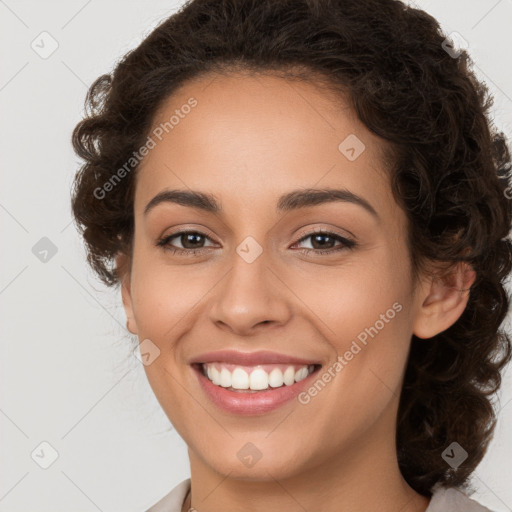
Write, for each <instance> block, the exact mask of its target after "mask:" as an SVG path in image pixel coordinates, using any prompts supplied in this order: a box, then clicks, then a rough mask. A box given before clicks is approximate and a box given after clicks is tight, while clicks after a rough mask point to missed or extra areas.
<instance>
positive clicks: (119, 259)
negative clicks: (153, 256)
mask: <svg viewBox="0 0 512 512" xmlns="http://www.w3.org/2000/svg"><path fill="white" fill-rule="evenodd" d="M116 266H117V269H118V275H119V279H120V281H121V298H122V301H123V307H124V311H125V314H126V328H127V329H128V331H130V332H131V333H132V334H138V331H137V323H136V322H135V317H134V314H133V303H132V295H131V279H130V277H131V274H130V269H129V263H128V261H127V256H126V255H125V254H118V255H117V256H116Z"/></svg>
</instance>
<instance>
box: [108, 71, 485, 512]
mask: <svg viewBox="0 0 512 512" xmlns="http://www.w3.org/2000/svg"><path fill="white" fill-rule="evenodd" d="M191 96H193V97H194V98H196V99H197V101H198V104H197V106H196V107H195V108H194V109H193V110H192V111H191V112H190V113H189V114H188V115H187V116H184V118H183V119H180V122H179V124H178V125H176V126H175V127H174V129H173V130H171V131H169V133H168V134H166V136H165V137H164V138H163V139H162V141H161V142H158V144H157V145H156V147H155V148H154V149H152V150H151V151H150V152H149V154H148V155H147V156H146V157H145V159H144V160H143V162H142V164H141V166H140V168H139V170H138V175H137V184H136V193H135V201H134V215H135V233H134V246H133V253H132V259H131V260H127V257H126V256H124V255H122V254H120V255H119V257H118V264H119V265H122V264H126V263H127V262H128V269H127V271H126V272H125V274H124V276H123V282H122V298H123V304H124V307H125V311H126V315H127V327H128V329H129V330H130V331H131V332H132V333H134V334H137V335H138V337H139V339H140V340H141V341H142V340H144V339H146V338H148V339H150V340H151V341H152V342H153V343H154V344H155V345H156V346H158V348H159V350H160V355H159V357H158V358H156V359H155V360H154V362H152V363H151V364H150V365H148V366H145V371H146V374H147V377H148V380H149V383H150V385H151V387H152V389H153V391H154V393H155V395H156V397H157V399H158V400H159V402H160V404H161V406H162V408H163V410H164V411H165V413H166V414H167V416H168V417H169V419H170V421H171V422H172V423H173V425H174V427H175V428H176V430H177V431H178V432H179V434H180V435H181V436H182V437H183V439H184V440H185V442H186V443H187V445H188V452H189V458H190V467H191V479H192V493H191V506H193V507H194V508H195V509H197V510H198V511H199V512H211V511H216V510H225V511H235V510H242V509H243V510H246V511H253V512H257V511H265V512H268V511H282V510H287V511H303V510H320V509H319V506H318V504H319V503H321V504H322V505H321V510H322V511H323V512H331V511H333V512H334V511H336V512H340V511H347V512H348V511H350V512H358V511H363V510H364V511H367V510H380V511H381V512H387V511H389V512H391V511H393V512H396V511H397V510H400V511H402V512H406V511H407V512H412V511H414V512H420V511H422V512H423V511H424V510H425V509H426V508H427V506H428V503H429V499H428V498H425V497H424V496H421V495H419V494H418V493H416V492H415V491H414V490H413V489H412V488H411V487H410V486H408V485H407V483H406V482H405V480H404V479H403V477H402V475H401V473H400V471H399V468H398V463H397V457H396V446H395V431H396V414H397V409H398V398H399V394H400V389H401V385H402V379H403V374H404V370H405V367H406V361H407V355H408V349H409V344H410V339H411V335H412V334H413V333H414V334H416V335H417V336H418V337H420V338H429V337H431V336H434V335H435V334H437V333H439V332H441V331H443V330H445V329H446V328H448V327H449V326H450V325H452V324H453V323H454V322H455V321H456V320H457V318H459V316H460V315H461V313H462V312H463V310H464V308H465V306H466V303H467V299H468V292H467V290H468V289H469V287H470V285H471V283H472V282H473V280H474V277H475V276H474V273H473V272H472V271H471V270H469V269H468V268H464V267H462V266H460V267H456V268H455V269H454V271H453V272H452V274H450V276H449V277H448V278H446V279H433V278H431V277H429V276H428V275H426V274H425V275H421V276H420V277H419V278H418V280H414V279H413V277H412V273H411V261H410V256H409V252H408V249H407V245H406V238H405V236H406V233H407V222H406V216H405V213H404V212H403V211H402V210H401V209H400V208H399V206H398V205H397V203H396V202H395V200H394V198H393V196H392V194H391V188H390V183H389V177H388V174H387V172H386V169H385V166H384V163H383V158H382V149H383V147H384V141H383V140H381V139H379V138H378V137H377V136H375V135H374V134H372V133H371V132H369V131H368V130H367V129H366V128H365V126H364V125H363V124H362V123H361V122H360V121H359V120H358V119H357V117H356V116H355V114H354V113H353V111H352V110H351V109H350V108H348V106H347V103H345V102H344V101H343V100H342V98H340V97H339V96H336V97H335V96H333V95H332V94H327V93H326V92H325V91H322V90H321V89H320V88H319V87H318V85H315V84H314V83H303V82H298V81H293V82H292V81H290V80H285V79H283V78H278V77H276V76H271V75H270V74H266V75H261V74H260V75H256V76H255V75H247V74H241V73H238V74H235V73H232V74H229V75H222V76H221V75H210V76H207V77H203V78H202V79H200V80H194V81H191V82H187V83H186V84H185V86H184V87H183V88H181V89H180V90H179V91H177V92H176V93H175V94H173V95H172V96H171V97H170V98H168V99H167V100H166V102H165V104H163V105H162V108H161V109H160V110H159V112H158V113H157V115H156V116H155V118H154V127H156V126H158V125H159V124H160V123H161V122H164V121H165V120H168V119H169V118H170V116H171V115H172V114H173V113H174V111H175V109H176V108H180V106H181V105H183V104H184V103H186V102H187V100H188V98H190V97H191ZM349 134H355V135H356V136H357V137H358V138H359V139H360V140H361V141H362V142H363V143H364V145H365V150H364V151H363V152H362V153H361V154H360V155H359V157H358V158H357V159H355V160H354V161H349V160H348V159H347V158H346V157H345V155H344V154H342V153H341V152H340V151H339V150H338V145H339V144H340V142H341V141H343V140H344V139H345V138H346V137H347V136H348V135H349ZM304 188H336V189H346V190H349V191H351V192H352V193H354V194H357V195H359V196H361V197H363V198H364V199H365V200H366V201H367V202H368V203H370V204H371V205H372V206H373V208H374V209H375V211H376V212H377V214H378V218H377V217H376V216H374V215H372V214H371V213H369V212H368V211H367V210H365V209H364V208H363V207H361V206H360V205H358V204H354V203H350V202H329V203H323V204H319V205H315V206H309V207H308V208H304V209H300V210H296V211H289V212H287V213H286V214H283V213H277V212H276V209H275V208H276V202H277V200H278V197H279V196H280V195H281V194H285V193H287V192H290V191H292V190H296V189H304ZM164 189H182V190H189V189H192V190H198V191H201V192H206V193H211V194H214V195H215V196H216V197H217V198H218V200H219V202H220V203H221V205H222V212H220V213H219V212H218V213H209V212H203V211H201V210H199V209H194V208H191V207H187V206H183V205H178V204H175V203H161V204H159V205H157V206H156V207H155V208H153V209H152V210H151V211H150V212H149V213H148V214H147V215H144V208H145V206H146V204H147V203H148V202H149V201H150V200H151V199H152V198H153V197H154V196H155V195H156V194H158V193H159V192H161V191H162V190H164ZM312 229H315V230H316V229H325V230H328V231H329V232H332V233H333V234H334V235H340V236H343V237H347V238H350V239H354V240H356V242H357V246H356V247H354V248H347V247H344V248H343V250H340V251H339V252H332V253H331V254H329V255H322V254H320V253H321V252H322V251H325V250H328V249H330V248H339V247H340V244H341V242H339V241H337V240H336V239H328V241H327V242H326V243H327V245H323V246H321V245H319V244H316V245H314V244H315V241H316V240H318V239H315V237H314V236H313V237H312V236H309V237H305V235H307V231H310V230H312ZM186 230H197V231H200V232H202V233H204V234H205V235H206V237H203V238H199V241H197V240H196V242H195V245H194V244H189V245H186V244H187V238H186V237H180V236H177V237H175V238H174V239H173V240H172V242H169V244H172V245H173V246H174V247H177V248H189V251H190V252H191V249H190V248H193V247H201V246H202V247H204V249H203V252H202V253H199V254H196V255H191V256H186V255H180V254H172V253H171V252H170V251H168V250H165V249H164V248H163V247H158V246H156V243H157V242H158V240H159V239H161V238H162V237H163V236H164V235H171V234H174V233H178V232H180V231H186ZM352 235H353V236H352ZM247 236H251V237H253V238H254V239H255V240H256V241H257V242H258V244H259V245H260V246H261V248H262V250H263V252H262V254H261V255H260V256H259V257H258V258H257V259H256V260H255V261H253V262H252V263H247V262H246V261H245V260H244V259H242V258H241V257H240V256H239V254H238V253H237V252H236V248H237V246H239V244H240V243H241V242H242V241H243V240H244V239H245V238H246V237H247ZM208 237H209V238H208ZM320 242H322V240H320ZM301 248H302V249H310V252H309V253H308V254H303V253H300V252H299V249H301ZM461 290H466V291H461ZM396 302H397V303H399V304H400V305H401V306H402V309H401V311H400V312H399V313H397V314H396V316H395V317H394V318H393V319H392V320H390V321H389V322H387V323H386V324H385V327H384V328H382V329H381V330H380V331H379V332H378V334H377V335H376V336H375V337H374V338H369V342H368V344H367V345H366V346H364V347H363V349H362V350H361V351H360V352H359V353H358V354H357V355H356V356H354V358H353V359H352V360H351V361H349V362H348V364H347V365H346V366H345V367H344V368H343V370H342V371H340V372H338V373H337V374H336V376H335V378H333V379H332V380H331V382H330V383H329V384H328V385H327V386H325V388H324V389H323V390H322V391H321V392H320V393H318V394H317V396H315V397H313V398H312V399H311V401H310V402H309V403H308V404H306V405H302V404H300V403H299V402H298V401H296V400H293V401H291V402H289V403H287V404H285V405H284V406H282V407H280V408H278V409H277V410H274V411H272V412H270V413H267V414H263V415H259V416H252V417H242V416H238V415H235V414H230V413H227V412H223V411H222V410H220V409H218V408H217V407H216V406H215V405H214V404H213V403H211V402H210V401H209V400H208V398H207V397H206V396H205V395H204V393H203V391H202V389H201V387H200V385H199V382H198V380H197V376H196V375H195V373H194V372H193V371H192V369H191V367H190V366H189V364H188V362H189V361H190V360H191V359H192V358H193V357H194V356H197V355H198V354H200V353H203V352H207V351H211V350H221V349H236V350H241V351H247V352H250V351H257V350H271V351H277V352H281V353H285V354H291V355H296V356H298V357H302V358H305V359H311V360H318V361H321V363H322V364H323V368H322V369H321V370H320V374H322V370H323V369H324V368H325V369H326V368H328V367H330V366H332V365H333V363H334V362H335V361H336V358H337V356H338V355H343V354H344V353H345V352H346V351H347V350H348V349H349V348H350V345H351V343H352V341H353V340H355V339H356V338H357V336H358V334H360V333H361V332H362V331H364V330H365V328H368V327H370V326H374V324H375V322H376V321H377V320H378V319H379V318H381V317H380V315H381V314H383V313H385V312H386V311H387V310H388V309H390V308H391V307H392V305H393V304H394V303H396ZM425 343H428V341H427V340H426V341H425ZM248 442H251V443H253V444H254V445H255V446H256V447H257V449H258V450H259V452H261V459H260V460H259V461H258V462H257V463H256V464H255V465H254V466H252V467H250V468H249V467H246V466H245V465H244V464H243V463H242V462H241V461H240V460H239V458H238V457H237V452H238V451H239V450H240V449H241V448H242V447H243V446H244V445H245V444H246V443H248ZM186 506H187V507H188V506H190V502H189V503H187V504H186Z"/></svg>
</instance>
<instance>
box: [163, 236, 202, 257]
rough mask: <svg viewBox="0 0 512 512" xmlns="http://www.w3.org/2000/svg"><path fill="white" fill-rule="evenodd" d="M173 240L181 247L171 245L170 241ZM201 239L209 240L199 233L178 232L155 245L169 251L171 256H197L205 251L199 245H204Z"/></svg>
mask: <svg viewBox="0 0 512 512" xmlns="http://www.w3.org/2000/svg"><path fill="white" fill-rule="evenodd" d="M175 238H177V239H178V241H179V243H181V245H182V246H181V247H176V246H174V245H173V244H171V241H172V240H174V239H175ZM202 239H207V240H211V238H210V237H209V236H207V235H205V234H204V233H201V232H200V231H179V232H178V233H174V234H172V235H168V236H165V237H163V238H161V239H160V240H158V242H157V244H156V245H157V246H158V247H163V248H164V249H165V250H168V251H171V252H172V253H173V254H175V253H179V254H197V253H198V252H203V250H204V249H205V247H204V246H203V247H202V246H201V244H202V243H204V242H203V241H202Z"/></svg>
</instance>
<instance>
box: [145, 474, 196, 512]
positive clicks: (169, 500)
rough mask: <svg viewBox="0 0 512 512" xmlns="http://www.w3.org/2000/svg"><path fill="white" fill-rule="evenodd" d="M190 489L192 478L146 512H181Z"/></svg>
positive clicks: (184, 481)
mask: <svg viewBox="0 0 512 512" xmlns="http://www.w3.org/2000/svg"><path fill="white" fill-rule="evenodd" d="M189 489H190V478H187V479H186V480H183V482H181V483H179V484H178V485H177V486H176V487H174V489H172V491H171V492H169V493H168V494H166V495H165V496H164V497H163V498H162V499H160V500H159V501H158V502H156V503H155V504H154V505H153V506H151V507H150V508H148V509H147V510H146V512H181V507H182V506H183V501H184V500H185V496H186V495H187V492H188V490H189Z"/></svg>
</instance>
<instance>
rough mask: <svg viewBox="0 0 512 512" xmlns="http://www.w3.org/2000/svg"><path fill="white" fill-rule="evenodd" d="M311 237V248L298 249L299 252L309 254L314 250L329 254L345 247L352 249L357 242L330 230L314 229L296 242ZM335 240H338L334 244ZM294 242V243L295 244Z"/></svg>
mask: <svg viewBox="0 0 512 512" xmlns="http://www.w3.org/2000/svg"><path fill="white" fill-rule="evenodd" d="M308 239H311V240H312V243H311V247H312V248H311V249H308V248H306V249H300V252H301V253H304V254H309V253H311V252H314V253H316V254H319V255H325V254H331V253H333V252H339V251H343V250H346V249H353V248H354V247H356V246H357V243H356V242H355V241H354V240H351V239H349V238H346V237H344V236H341V235H338V234H337V233H332V232H330V231H325V230H316V231H312V232H310V233H308V234H307V235H306V236H303V237H302V238H301V239H300V240H299V241H298V242H296V244H300V243H301V242H303V241H305V240H308ZM335 242H339V245H337V246H336V245H334V246H333V244H335ZM296 244H295V245H296Z"/></svg>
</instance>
